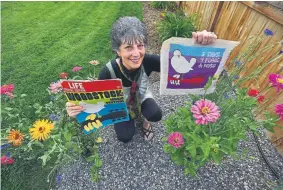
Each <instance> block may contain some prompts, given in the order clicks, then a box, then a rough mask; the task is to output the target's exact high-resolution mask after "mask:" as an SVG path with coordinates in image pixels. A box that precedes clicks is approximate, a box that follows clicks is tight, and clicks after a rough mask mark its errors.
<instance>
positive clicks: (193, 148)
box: [186, 144, 197, 159]
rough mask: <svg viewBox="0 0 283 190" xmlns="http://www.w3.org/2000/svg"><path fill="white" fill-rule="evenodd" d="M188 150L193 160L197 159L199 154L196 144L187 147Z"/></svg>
mask: <svg viewBox="0 0 283 190" xmlns="http://www.w3.org/2000/svg"><path fill="white" fill-rule="evenodd" d="M186 150H188V151H189V153H190V154H191V158H193V159H195V158H196V156H197V152H196V145H195V144H191V145H189V146H187V147H186Z"/></svg>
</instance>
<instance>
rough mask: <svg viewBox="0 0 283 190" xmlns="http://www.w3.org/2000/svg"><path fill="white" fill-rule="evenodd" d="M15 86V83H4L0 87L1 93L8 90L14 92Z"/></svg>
mask: <svg viewBox="0 0 283 190" xmlns="http://www.w3.org/2000/svg"><path fill="white" fill-rule="evenodd" d="M14 88H15V86H14V85H13V84H7V85H3V86H1V88H0V94H6V93H7V92H9V93H12V92H13V91H14Z"/></svg>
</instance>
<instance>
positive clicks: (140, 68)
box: [66, 17, 216, 143]
mask: <svg viewBox="0 0 283 190" xmlns="http://www.w3.org/2000/svg"><path fill="white" fill-rule="evenodd" d="M193 38H194V39H195V41H196V43H199V44H203V45H206V44H211V43H214V41H215V40H216V35H215V34H213V33H210V32H207V31H202V32H193ZM111 44H112V49H113V51H115V52H116V53H117V59H114V60H112V61H110V62H108V63H107V64H106V65H105V66H104V68H103V69H102V70H101V72H100V73H99V79H101V80H102V79H115V78H120V79H121V80H122V84H123V90H124V95H125V98H126V103H127V107H128V109H129V113H130V118H131V119H130V120H129V121H125V122H121V123H117V124H114V129H115V132H116V135H117V138H118V140H120V141H122V142H125V143H126V142H128V141H130V140H131V139H132V137H133V136H134V134H135V118H136V117H137V116H138V115H139V114H140V113H141V114H142V115H143V116H144V122H143V132H144V133H143V134H144V139H145V140H146V141H149V140H151V139H152V137H153V131H152V127H151V125H150V122H157V121H160V120H161V118H162V111H161V109H160V107H159V106H158V105H157V103H156V102H155V100H154V98H153V95H152V93H151V91H150V89H149V85H150V83H149V78H148V77H149V75H150V74H151V72H152V71H156V72H160V57H159V56H158V55H150V54H146V45H147V31H146V27H145V25H144V24H143V23H142V22H141V21H140V20H139V19H137V18H136V17H123V18H120V19H118V20H117V21H116V22H115V23H114V24H113V26H112V30H111ZM66 109H67V112H68V114H69V116H71V117H75V116H76V115H77V114H79V113H80V112H81V111H83V110H84V107H81V106H77V105H75V104H72V103H70V102H67V103H66Z"/></svg>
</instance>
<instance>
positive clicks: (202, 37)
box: [192, 30, 217, 45]
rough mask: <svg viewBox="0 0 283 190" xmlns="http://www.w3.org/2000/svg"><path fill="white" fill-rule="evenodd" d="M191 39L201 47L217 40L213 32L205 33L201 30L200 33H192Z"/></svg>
mask: <svg viewBox="0 0 283 190" xmlns="http://www.w3.org/2000/svg"><path fill="white" fill-rule="evenodd" d="M192 34H193V39H194V40H195V43H197V44H202V45H209V44H213V43H214V42H215V40H216V39H217V36H216V35H215V34H214V33H213V32H207V31H206V30H203V31H201V32H193V33H192Z"/></svg>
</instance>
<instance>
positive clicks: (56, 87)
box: [49, 81, 62, 94]
mask: <svg viewBox="0 0 283 190" xmlns="http://www.w3.org/2000/svg"><path fill="white" fill-rule="evenodd" d="M49 90H50V91H51V92H52V93H54V94H57V93H58V92H61V91H62V85H61V82H60V81H57V82H52V83H51V84H50V86H49Z"/></svg>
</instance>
